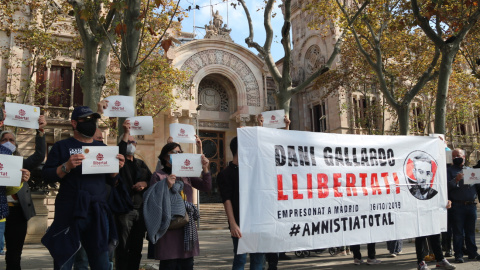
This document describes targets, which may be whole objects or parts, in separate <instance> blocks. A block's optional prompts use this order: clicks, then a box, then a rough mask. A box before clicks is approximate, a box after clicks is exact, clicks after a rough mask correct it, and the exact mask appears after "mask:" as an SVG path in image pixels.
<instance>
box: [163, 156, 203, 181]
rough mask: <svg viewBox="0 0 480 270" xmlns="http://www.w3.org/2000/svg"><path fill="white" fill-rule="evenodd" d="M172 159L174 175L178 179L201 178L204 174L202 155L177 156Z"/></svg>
mask: <svg viewBox="0 0 480 270" xmlns="http://www.w3.org/2000/svg"><path fill="white" fill-rule="evenodd" d="M170 157H171V158H172V174H175V176H177V177H200V175H201V174H202V155H200V154H175V155H170Z"/></svg>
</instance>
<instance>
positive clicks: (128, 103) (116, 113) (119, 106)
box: [103, 96, 135, 117]
mask: <svg viewBox="0 0 480 270" xmlns="http://www.w3.org/2000/svg"><path fill="white" fill-rule="evenodd" d="M105 100H108V106H107V108H106V109H104V110H103V114H104V115H105V116H108V117H133V116H135V106H134V104H133V97H130V96H109V97H107V98H105Z"/></svg>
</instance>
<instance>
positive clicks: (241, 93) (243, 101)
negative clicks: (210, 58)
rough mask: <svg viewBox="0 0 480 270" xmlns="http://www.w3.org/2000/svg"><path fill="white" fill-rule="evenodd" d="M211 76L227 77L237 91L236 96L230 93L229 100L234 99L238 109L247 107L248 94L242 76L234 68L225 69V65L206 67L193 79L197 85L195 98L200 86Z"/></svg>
mask: <svg viewBox="0 0 480 270" xmlns="http://www.w3.org/2000/svg"><path fill="white" fill-rule="evenodd" d="M210 74H221V75H223V76H225V77H226V78H227V79H228V80H230V82H231V83H232V84H233V87H234V89H235V91H236V93H235V96H233V97H232V96H231V95H232V93H229V99H232V100H233V101H234V102H235V104H236V106H237V107H238V108H240V107H243V106H250V105H247V104H248V102H247V96H248V93H247V91H246V89H245V84H244V83H243V80H242V78H241V77H240V75H239V74H238V73H237V72H235V71H234V70H233V69H232V68H229V67H225V66H223V65H218V64H213V65H208V66H205V67H204V68H202V69H200V70H199V71H198V72H197V73H196V74H195V75H194V76H192V77H191V81H192V83H193V84H194V85H195V96H196V97H198V86H199V85H200V82H201V81H202V79H203V78H205V77H206V76H208V75H210Z"/></svg>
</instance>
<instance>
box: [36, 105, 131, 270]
mask: <svg viewBox="0 0 480 270" xmlns="http://www.w3.org/2000/svg"><path fill="white" fill-rule="evenodd" d="M98 118H100V115H99V114H98V113H94V112H93V111H92V110H91V109H90V108H89V107H87V106H81V107H77V108H75V109H74V110H73V112H72V117H71V125H72V128H73V137H71V138H68V139H65V140H62V141H59V142H56V143H55V144H54V145H53V147H52V149H51V151H50V153H49V155H48V158H47V161H46V163H45V166H44V167H43V175H44V177H45V178H46V179H48V180H49V181H51V182H60V183H61V185H60V189H59V191H58V195H57V198H56V200H55V218H54V220H53V223H52V225H51V226H50V228H49V229H48V231H47V233H46V234H45V235H44V237H43V238H42V243H43V244H44V245H45V246H46V247H47V249H48V250H49V251H50V254H51V255H52V257H53V259H54V269H71V268H72V265H73V262H74V259H75V256H74V255H75V253H76V252H77V251H78V250H79V249H80V247H81V246H83V247H84V248H85V251H86V252H87V254H88V261H89V264H90V267H91V268H92V269H102V270H103V269H105V270H106V269H109V268H110V263H109V256H108V252H109V250H111V249H112V247H113V246H114V243H115V242H116V240H117V239H116V228H115V223H114V221H113V217H112V215H111V213H110V209H109V207H108V205H107V202H106V198H107V187H106V184H107V183H109V184H110V185H113V184H114V183H115V178H116V177H117V175H118V174H117V173H112V174H85V175H82V161H83V159H85V156H84V155H83V154H82V147H85V146H92V147H93V146H105V144H103V143H100V142H97V141H94V140H93V138H92V137H93V136H94V134H95V131H96V128H97V119H98ZM117 158H118V159H119V167H120V168H121V167H122V166H123V163H124V158H123V156H122V155H120V154H118V155H117Z"/></svg>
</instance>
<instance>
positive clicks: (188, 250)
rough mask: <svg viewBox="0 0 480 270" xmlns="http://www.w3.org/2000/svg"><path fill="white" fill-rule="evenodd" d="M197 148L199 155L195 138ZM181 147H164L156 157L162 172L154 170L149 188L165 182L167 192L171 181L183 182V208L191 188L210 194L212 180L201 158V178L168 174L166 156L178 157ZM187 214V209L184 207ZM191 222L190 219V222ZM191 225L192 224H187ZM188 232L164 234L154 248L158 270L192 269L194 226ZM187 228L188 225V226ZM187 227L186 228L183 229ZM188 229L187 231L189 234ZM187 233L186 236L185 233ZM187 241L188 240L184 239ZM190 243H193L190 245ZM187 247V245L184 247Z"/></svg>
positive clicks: (196, 251) (195, 239)
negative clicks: (158, 261)
mask: <svg viewBox="0 0 480 270" xmlns="http://www.w3.org/2000/svg"><path fill="white" fill-rule="evenodd" d="M197 146H198V149H199V150H200V152H201V151H202V150H201V149H202V148H201V141H200V139H199V138H198V137H197ZM182 152H183V151H182V147H181V146H180V145H179V144H178V143H174V142H172V143H167V144H166V145H165V146H164V147H163V149H162V151H161V153H160V155H159V156H158V158H159V160H160V162H161V164H162V166H163V168H161V169H159V170H157V171H156V172H155V173H154V174H153V175H152V179H151V181H150V186H152V185H154V184H155V183H157V182H160V181H168V182H167V185H168V188H172V186H173V185H174V184H175V181H182V182H183V190H182V192H181V193H182V195H184V196H183V197H184V200H185V201H186V204H185V205H191V206H193V205H192V202H193V188H196V189H198V190H201V191H206V192H208V191H210V189H211V185H212V177H211V174H210V171H209V161H208V159H207V158H206V157H205V156H204V155H202V167H203V171H202V175H201V177H179V178H177V177H176V176H175V175H174V174H172V164H171V163H170V156H171V155H174V154H178V153H182ZM187 212H188V206H187ZM190 220H191V219H190ZM190 222H193V221H190ZM191 224H193V226H190V227H189V228H188V229H186V228H181V229H172V230H168V231H167V232H166V233H165V234H164V235H163V236H162V237H161V238H160V239H159V240H158V241H157V243H156V244H155V252H154V254H155V259H156V260H160V270H165V269H168V270H170V269H177V270H178V269H182V270H184V269H193V257H194V256H197V255H198V254H199V244H198V233H197V231H196V227H195V226H194V225H195V223H194V222H193V223H191ZM191 224H190V225H191ZM185 226H189V224H187V225H185ZM190 229H191V230H190ZM187 231H188V233H186V232H187ZM187 237H190V238H191V239H187ZM192 239H193V241H191V240H192ZM188 243H191V244H188Z"/></svg>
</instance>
